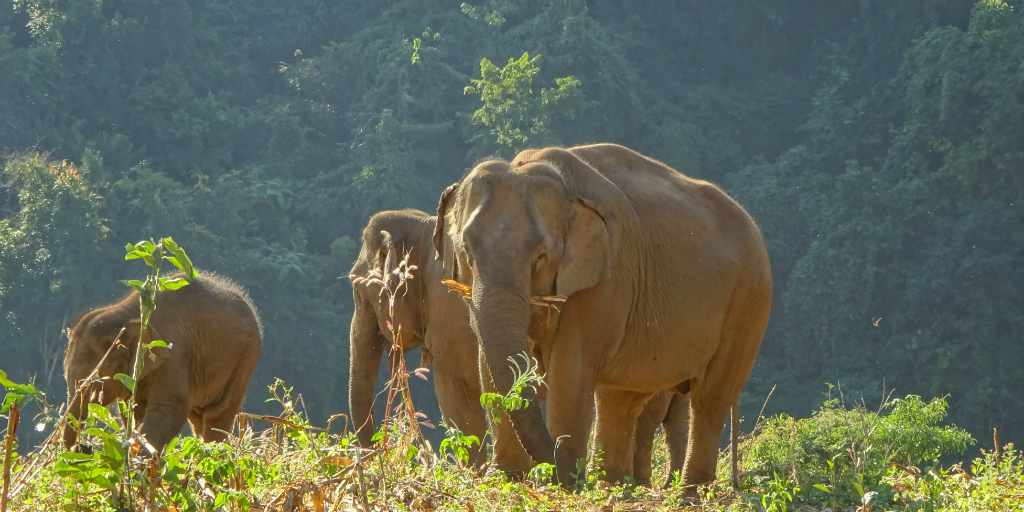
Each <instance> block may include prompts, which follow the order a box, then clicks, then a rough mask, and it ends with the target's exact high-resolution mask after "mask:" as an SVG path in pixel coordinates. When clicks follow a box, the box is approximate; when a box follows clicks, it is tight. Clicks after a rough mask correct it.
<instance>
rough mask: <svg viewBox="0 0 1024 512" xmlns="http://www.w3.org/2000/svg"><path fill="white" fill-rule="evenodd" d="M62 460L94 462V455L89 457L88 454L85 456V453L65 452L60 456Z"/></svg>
mask: <svg viewBox="0 0 1024 512" xmlns="http://www.w3.org/2000/svg"><path fill="white" fill-rule="evenodd" d="M60 458H61V459H64V460H67V461H76V460H92V455H87V454H84V453H75V452H64V453H62V454H60Z"/></svg>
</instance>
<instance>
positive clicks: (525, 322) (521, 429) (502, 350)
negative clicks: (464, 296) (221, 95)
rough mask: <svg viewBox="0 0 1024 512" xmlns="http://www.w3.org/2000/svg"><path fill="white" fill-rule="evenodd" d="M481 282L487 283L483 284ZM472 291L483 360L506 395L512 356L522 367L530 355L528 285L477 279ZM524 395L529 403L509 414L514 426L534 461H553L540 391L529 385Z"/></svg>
mask: <svg viewBox="0 0 1024 512" xmlns="http://www.w3.org/2000/svg"><path fill="white" fill-rule="evenodd" d="M481 282H486V283H488V284H487V285H482V284H480V283H481ZM473 290H474V292H473V302H472V307H471V311H472V313H473V327H474V329H475V330H476V331H477V335H478V336H479V339H480V343H481V347H482V349H483V354H484V360H485V361H486V362H487V366H488V367H489V368H490V372H491V379H492V381H493V382H494V386H495V388H496V389H497V390H498V392H499V393H502V394H507V393H508V392H509V391H510V390H511V389H512V388H513V385H514V383H515V379H516V376H515V374H514V372H513V363H512V361H510V360H509V359H510V358H513V359H515V360H516V361H517V362H519V364H520V366H521V367H523V358H522V354H527V355H529V352H528V341H527V329H528V326H529V313H530V298H529V293H528V288H527V286H525V285H522V286H517V284H516V283H510V284H505V285H501V284H497V285H496V284H495V281H493V280H487V279H483V280H480V279H478V280H476V283H475V285H474V287H473ZM524 369H525V368H524ZM522 397H523V398H525V399H526V400H528V401H529V403H530V405H529V406H528V407H526V408H525V409H520V410H516V411H511V412H510V413H509V417H510V418H511V419H512V425H513V426H514V427H515V429H516V432H517V433H518V434H519V439H520V441H521V442H522V444H523V447H524V448H526V451H527V453H529V454H530V456H531V457H533V460H535V461H537V462H547V463H551V464H553V463H554V462H555V458H554V451H555V444H554V441H552V439H551V435H550V434H549V433H548V430H547V426H546V425H545V423H544V419H543V418H542V417H541V412H540V406H539V405H538V404H537V393H536V391H535V390H533V389H531V388H527V389H524V390H523V391H522Z"/></svg>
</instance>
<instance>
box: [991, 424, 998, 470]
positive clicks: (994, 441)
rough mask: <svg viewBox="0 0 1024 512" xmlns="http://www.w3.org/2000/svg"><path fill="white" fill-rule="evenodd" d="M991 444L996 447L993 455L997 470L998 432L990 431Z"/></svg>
mask: <svg viewBox="0 0 1024 512" xmlns="http://www.w3.org/2000/svg"><path fill="white" fill-rule="evenodd" d="M992 444H994V445H995V446H996V450H995V451H994V452H992V453H993V455H995V462H996V469H997V470H998V468H999V431H998V430H996V429H994V428H993V429H992Z"/></svg>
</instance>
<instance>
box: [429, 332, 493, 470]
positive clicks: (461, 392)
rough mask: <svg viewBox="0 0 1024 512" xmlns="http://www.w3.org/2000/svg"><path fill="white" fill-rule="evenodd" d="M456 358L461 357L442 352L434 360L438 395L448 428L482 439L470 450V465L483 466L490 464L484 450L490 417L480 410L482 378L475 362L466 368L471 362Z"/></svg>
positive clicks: (435, 386) (435, 385)
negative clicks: (478, 373)
mask: <svg viewBox="0 0 1024 512" xmlns="http://www.w3.org/2000/svg"><path fill="white" fill-rule="evenodd" d="M456 357H457V354H449V353H445V352H444V351H441V353H440V354H437V357H435V358H434V360H433V366H434V392H435V393H436V394H437V403H438V405H440V406H441V412H442V413H443V414H444V417H445V422H446V423H448V426H449V427H451V428H455V429H458V430H460V431H462V434H463V435H467V436H476V438H477V439H479V440H480V443H479V444H478V445H476V446H475V447H473V448H471V449H470V460H469V462H470V464H472V465H474V466H482V465H483V464H485V463H486V462H487V450H486V449H484V437H485V435H486V433H487V418H486V416H485V414H484V410H483V408H482V407H480V379H479V377H478V375H477V372H476V365H475V364H473V363H475V361H472V360H470V361H469V363H470V364H469V365H468V366H469V368H466V366H467V365H466V364H465V363H467V361H465V360H458V359H456ZM459 363H463V364H459Z"/></svg>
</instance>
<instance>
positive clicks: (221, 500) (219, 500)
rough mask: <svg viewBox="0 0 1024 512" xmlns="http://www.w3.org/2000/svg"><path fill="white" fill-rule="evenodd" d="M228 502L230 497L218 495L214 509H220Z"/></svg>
mask: <svg viewBox="0 0 1024 512" xmlns="http://www.w3.org/2000/svg"><path fill="white" fill-rule="evenodd" d="M227 500H228V495H227V494H224V493H222V492H221V493H217V499H216V500H214V502H213V508H218V507H220V506H221V505H223V504H224V502H225V501H227Z"/></svg>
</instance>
